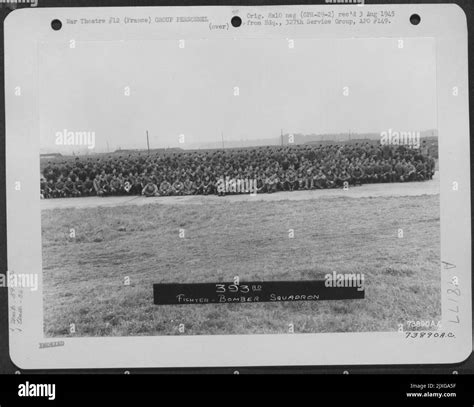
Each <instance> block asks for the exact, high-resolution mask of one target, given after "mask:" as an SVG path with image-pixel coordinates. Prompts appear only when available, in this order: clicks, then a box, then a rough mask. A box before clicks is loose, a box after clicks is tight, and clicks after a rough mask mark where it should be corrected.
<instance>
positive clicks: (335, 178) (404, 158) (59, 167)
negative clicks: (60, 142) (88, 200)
mask: <svg viewBox="0 0 474 407" xmlns="http://www.w3.org/2000/svg"><path fill="white" fill-rule="evenodd" d="M434 171H435V160H434V158H433V157H431V156H430V155H429V153H428V151H427V149H426V148H423V146H421V147H420V148H418V149H413V148H409V147H405V146H387V145H384V146H382V145H380V146H378V145H377V146H376V145H373V144H370V143H355V144H351V145H349V144H346V145H325V146H323V145H320V146H314V145H309V146H308V145H303V146H291V147H277V148H275V147H257V148H252V149H235V150H234V149H232V150H213V151H205V152H202V151H191V152H178V153H176V152H173V153H171V154H151V155H147V154H140V153H138V154H134V155H132V154H129V155H128V156H122V155H120V156H115V155H111V156H106V157H104V156H101V157H99V158H92V157H85V158H83V157H76V158H75V159H74V160H72V161H67V160H66V161H62V162H59V163H52V162H48V163H47V165H46V166H45V168H44V169H43V177H42V178H41V196H42V197H43V198H60V197H79V196H110V195H140V194H141V195H145V196H158V195H160V196H170V195H196V194H203V195H208V194H215V193H219V194H226V193H234V191H233V190H232V188H226V190H225V191H222V188H219V185H222V183H223V181H225V184H226V185H227V186H229V185H233V184H235V182H237V183H238V182H240V181H243V180H251V181H253V182H254V184H255V185H256V189H257V191H254V192H260V193H270V192H277V191H294V190H310V189H324V188H341V187H344V186H346V185H347V186H349V185H362V184H367V183H382V182H383V183H388V182H407V181H424V180H428V179H431V178H432V177H433V174H434ZM240 192H248V191H245V190H244V191H240Z"/></svg>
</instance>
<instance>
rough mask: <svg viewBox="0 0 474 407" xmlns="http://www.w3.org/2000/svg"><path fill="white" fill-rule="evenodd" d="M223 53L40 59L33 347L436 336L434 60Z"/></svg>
mask: <svg viewBox="0 0 474 407" xmlns="http://www.w3.org/2000/svg"><path fill="white" fill-rule="evenodd" d="M228 45H229V44H228V43H227V42H226V41H212V40H205V41H183V42H182V45H181V47H180V45H179V44H177V43H176V42H174V41H173V42H171V41H169V42H153V41H146V42H137V41H133V42H120V43H112V44H108V46H107V50H106V51H105V53H104V44H103V43H84V44H81V43H77V44H76V45H75V48H74V49H70V48H68V47H65V46H64V45H61V46H58V44H56V43H52V44H51V45H49V44H48V46H45V45H43V46H42V47H41V48H40V55H41V57H40V61H39V63H40V72H41V76H42V78H43V81H42V83H41V84H40V116H41V128H40V130H41V133H40V137H41V161H40V163H41V168H40V170H41V177H42V178H41V185H40V192H41V198H42V202H41V211H42V212H41V214H42V243H43V249H42V256H43V257H42V258H43V276H44V277H43V278H44V289H45V291H44V312H45V325H44V328H45V334H46V335H47V336H52V337H56V336H71V335H74V336H77V335H79V336H127V335H176V334H182V333H184V334H187V335H199V334H265V333H287V332H288V331H289V330H290V331H291V330H294V331H295V332H298V333H323V332H324V333H325V332H367V331H381V332H383V331H398V329H399V325H400V324H401V325H402V326H404V327H407V324H410V321H423V323H424V324H425V323H426V324H427V325H428V329H435V330H436V328H438V325H440V317H441V306H440V279H441V273H440V267H439V262H440V222H439V217H440V213H439V206H440V202H439V165H438V136H437V129H436V123H437V117H436V104H435V101H436V98H435V96H436V95H435V92H436V86H435V85H436V81H435V79H436V78H435V73H436V71H435V54H434V43H433V41H432V40H430V39H411V40H405V41H402V42H399V41H398V40H391V39H352V40H351V39H344V40H298V41H297V42H296V44H291V43H289V42H288V41H287V40H285V39H282V40H241V41H236V42H235V45H233V46H232V47H229V46H228ZM292 45H293V47H291V46H292ZM262 51H263V52H262ZM124 55H126V58H124ZM315 55H331V56H328V57H327V58H325V59H323V60H321V59H320V58H318V59H316V58H315ZM137 61H140V64H139V65H137ZM118 67H119V68H118ZM190 67H192V69H190ZM322 78H324V80H323V79H322ZM234 280H236V281H235V282H234ZM315 280H321V281H323V282H326V281H325V280H329V281H328V284H326V285H324V289H322V291H321V290H320V289H317V288H315V289H312V290H309V291H308V292H306V290H304V288H303V291H300V289H299V288H294V289H291V288H288V289H289V291H287V290H285V289H283V291H282V292H281V293H280V292H279V291H278V287H277V288H276V291H275V292H271V293H269V296H270V297H269V298H268V302H267V301H265V302H262V301H261V300H262V299H263V297H262V295H263V296H265V291H266V287H265V285H266V284H268V283H270V282H274V281H278V282H281V284H282V285H283V286H284V285H285V283H286V282H300V283H301V284H302V285H303V286H304V284H305V282H308V283H309V282H311V281H315ZM249 282H250V284H249ZM252 282H256V283H252ZM331 282H334V289H335V290H337V289H338V287H343V286H344V285H347V286H349V287H351V286H352V285H353V286H354V288H355V291H357V290H359V292H362V291H364V292H365V296H364V297H363V298H361V297H360V296H358V297H356V298H351V295H350V294H349V295H348V294H346V296H347V298H344V294H342V298H341V299H338V298H337V297H336V298H330V299H328V300H326V299H324V298H318V297H319V296H321V297H323V296H324V295H325V294H324V291H325V290H326V291H331V290H333V288H332V287H331V286H330V284H329V283H331ZM178 283H179V284H183V283H186V284H191V285H192V284H194V283H209V284H210V285H211V286H212V285H214V293H215V295H212V296H210V297H209V296H208V295H207V294H206V295H205V294H203V293H202V292H201V291H202V290H203V289H204V288H203V287H201V288H198V287H196V288H195V289H193V288H192V286H190V287H188V288H184V287H182V288H180V287H176V288H174V291H173V294H172V296H174V297H175V298H174V301H173V300H172V299H170V300H169V301H171V304H168V303H166V304H165V305H162V304H160V298H157V301H158V304H156V303H154V301H153V291H152V288H153V285H154V284H158V285H159V284H178ZM157 289H158V290H159V293H158V294H157V296H158V297H161V291H163V290H164V291H165V294H166V290H165V288H162V289H159V287H158V288H157ZM169 289H170V290H171V289H172V288H171V287H169ZM183 290H184V291H183ZM307 297H308V298H307ZM71 324H73V325H72V327H73V328H72V332H71ZM180 330H181V331H182V332H180Z"/></svg>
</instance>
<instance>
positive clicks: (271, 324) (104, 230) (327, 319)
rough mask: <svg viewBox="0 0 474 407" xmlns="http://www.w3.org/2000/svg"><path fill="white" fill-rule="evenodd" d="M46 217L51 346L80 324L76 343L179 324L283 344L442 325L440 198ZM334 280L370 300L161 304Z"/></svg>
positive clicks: (130, 209)
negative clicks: (169, 291)
mask: <svg viewBox="0 0 474 407" xmlns="http://www.w3.org/2000/svg"><path fill="white" fill-rule="evenodd" d="M42 218H43V219H42V220H43V270H44V293H45V294H44V310H45V312H44V315H45V321H44V328H45V334H46V335H47V336H69V335H70V333H69V327H70V324H72V323H74V324H75V326H76V333H74V334H73V335H71V336H109V335H110V336H128V335H174V334H180V333H179V332H178V327H179V325H180V324H184V325H185V334H190V335H198V334H251V333H287V332H288V327H289V324H293V325H294V329H295V332H305V333H309V332H315V333H319V332H366V331H395V330H397V329H398V324H399V323H403V324H406V321H409V320H415V321H416V320H423V321H426V320H429V321H431V320H434V321H438V320H439V318H440V314H441V305H440V277H441V272H440V229H439V226H440V224H439V196H430V195H425V196H418V197H393V198H359V199H353V198H341V197H336V198H321V199H318V200H313V201H311V200H307V201H278V202H264V201H251V200H250V199H249V201H248V202H247V201H245V202H224V201H222V202H221V203H212V204H209V205H202V204H197V203H196V204H189V203H186V204H177V205H160V204H150V205H145V206H120V207H109V208H107V207H105V208H100V207H98V208H87V209H54V210H44V211H43V213H42ZM71 228H73V229H75V233H76V237H75V238H70V237H69V233H70V229H71ZM180 229H184V231H185V237H184V238H180V236H179V230H180ZM290 229H292V230H293V231H294V238H290V237H289V235H290V233H289V231H290ZM399 229H403V238H399V237H398V230H399ZM332 271H336V272H338V273H363V274H364V275H365V287H366V298H365V299H364V300H338V301H321V302H280V303H245V304H206V305H171V306H170V305H166V306H163V305H160V306H158V305H154V304H153V289H152V286H153V284H154V283H193V282H210V283H215V282H222V281H226V282H230V281H232V279H233V277H234V276H239V278H240V281H241V282H245V281H260V280H313V279H319V278H324V275H325V274H326V273H331V272H332ZM125 277H129V278H130V285H129V286H126V285H124V279H125Z"/></svg>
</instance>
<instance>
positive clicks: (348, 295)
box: [153, 280, 364, 305]
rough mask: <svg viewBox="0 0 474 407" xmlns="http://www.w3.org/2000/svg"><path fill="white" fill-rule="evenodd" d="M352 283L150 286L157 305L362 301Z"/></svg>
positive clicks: (358, 288) (271, 282) (306, 282)
mask: <svg viewBox="0 0 474 407" xmlns="http://www.w3.org/2000/svg"><path fill="white" fill-rule="evenodd" d="M355 283H356V282H355V281H352V282H351V283H350V284H352V286H345V287H328V286H326V281H325V280H313V281H253V282H240V283H239V284H233V283H195V284H153V297H154V303H155V304H156V305H166V304H169V305H171V304H178V305H185V304H187V305H189V304H226V303H227V304H229V303H254V302H282V301H323V300H356V299H363V298H364V289H363V288H362V287H360V286H356V284H355Z"/></svg>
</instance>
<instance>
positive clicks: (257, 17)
mask: <svg viewBox="0 0 474 407" xmlns="http://www.w3.org/2000/svg"><path fill="white" fill-rule="evenodd" d="M341 13H342V14H341ZM414 14H416V15H419V16H420V17H421V22H420V24H418V25H414V24H413V23H412V22H411V21H410V17H411V16H412V15H414ZM236 16H238V17H240V18H241V21H242V25H240V26H239V27H233V26H232V23H231V20H232V18H233V17H236ZM288 16H291V17H290V18H287V17H288ZM374 16H376V17H374ZM366 18H367V19H368V20H367V21H365V19H366ZM53 20H59V21H61V23H62V27H61V29H59V30H57V31H56V30H54V29H52V21H53ZM336 20H339V22H338V23H336ZM266 21H268V23H266ZM325 21H326V22H325ZM343 21H346V22H343ZM349 21H355V23H354V24H352V23H348V22H349ZM364 21H365V22H364ZM259 22H261V23H259ZM368 39H370V40H375V39H377V40H381V41H382V40H383V42H380V43H378V44H379V46H380V44H382V47H383V46H384V45H383V44H387V46H391V47H393V52H399V51H400V44H408V43H409V42H410V41H421V42H420V44H421V43H423V44H424V45H423V46H426V47H427V48H426V49H432V50H433V52H434V53H433V54H432V56H433V57H434V58H433V61H434V62H435V64H436V70H435V71H436V76H435V78H436V84H435V97H436V101H435V105H436V111H437V116H436V124H437V126H436V127H437V132H438V137H439V168H440V184H439V191H440V242H441V244H440V246H441V247H440V258H439V269H437V270H433V272H436V273H439V278H440V282H441V283H440V286H441V292H440V303H441V326H442V328H441V329H440V330H439V331H437V332H439V333H444V334H445V335H443V336H442V337H440V336H439V335H438V336H436V337H435V336H430V337H428V336H423V337H420V336H419V335H417V334H416V335H413V337H411V336H410V333H409V332H406V331H403V332H398V330H397V328H396V327H395V326H394V327H393V330H392V331H390V332H387V331H383V332H332V333H298V332H295V333H283V332H282V333H280V334H273V333H272V334H264V333H258V334H245V335H240V334H238V335H189V336H186V335H179V334H177V335H169V336H118V337H97V336H94V337H88V336H87V335H77V337H72V336H66V337H58V338H54V337H53V338H52V337H45V335H44V331H43V323H44V319H43V315H44V312H45V311H44V306H43V269H42V234H41V233H42V231H41V200H40V196H39V194H38V185H39V182H40V175H39V171H38V169H39V168H40V151H41V140H40V133H41V132H42V131H46V130H42V129H43V127H42V126H44V122H43V120H42V119H43V116H42V114H43V113H42V112H44V110H42V109H43V108H42V106H43V105H42V103H43V102H45V100H47V98H48V95H47V88H45V86H43V85H44V84H45V83H48V84H49V83H51V81H52V78H51V77H48V79H47V80H46V79H45V78H46V77H47V74H48V72H47V71H46V70H45V69H44V66H45V65H44V64H45V63H47V60H46V59H45V58H46V57H47V56H48V55H50V54H48V52H50V51H51V50H53V51H54V50H62V51H61V52H64V50H66V49H67V50H68V51H70V52H75V51H74V48H75V47H77V48H81V47H84V46H88V45H91V44H92V45H94V44H95V46H99V47H103V49H104V50H107V49H113V48H114V47H117V46H118V44H121V43H127V44H130V47H131V48H133V44H137V46H138V45H141V44H144V43H152V44H156V47H159V46H163V47H164V49H165V50H169V48H170V47H171V46H173V47H174V46H175V47H176V48H179V47H180V46H182V45H183V44H185V47H187V48H188V49H189V47H192V46H193V44H196V43H201V44H204V43H205V42H206V41H209V42H219V43H225V44H227V45H228V47H229V48H230V49H235V51H236V52H237V53H238V52H239V50H240V49H241V48H242V47H243V48H245V47H246V46H247V44H252V43H253V42H255V41H256V42H257V43H258V44H266V43H272V44H277V43H280V44H281V49H282V51H279V52H281V53H282V54H281V55H284V53H286V52H291V50H292V49H293V48H297V47H298V44H299V42H301V43H303V42H306V43H307V42H308V41H322V42H324V41H334V42H335V43H338V42H337V41H359V40H361V41H363V40H366V41H367V46H370V41H368ZM400 41H401V42H400ZM153 46H155V45H153ZM233 47H234V48H233ZM402 47H403V45H402ZM362 48H364V47H362ZM365 48H367V47H365ZM365 48H364V49H365ZM283 50H284V51H283ZM369 51H370V49H369V50H368V51H367V52H369ZM157 52H159V49H158V51H157ZM166 52H169V51H166ZM374 52H376V50H375V48H374ZM428 54H429V53H428ZM104 55H105V56H104V58H107V52H106V51H104ZM260 57H261V58H265V50H264V49H262V50H261V53H260ZM317 57H318V58H315V60H314V63H315V64H317V63H322V62H318V61H319V60H321V61H326V62H327V61H328V60H331V59H332V60H333V61H336V62H335V63H341V62H343V63H347V64H349V65H350V64H351V63H352V64H355V65H357V61H355V60H349V61H345V60H344V55H332V56H331V55H317ZM124 58H126V55H124ZM213 60H214V59H213ZM45 61H46V62H45ZM251 62H252V61H248V63H251ZM203 63H205V61H204V62H203ZM42 64H43V65H42ZM140 64H141V61H139V60H138V61H136V64H135V65H136V67H135V69H136V70H135V71H134V72H130V75H140ZM42 68H43V69H42ZM117 69H120V67H117ZM189 70H190V71H192V70H193V67H192V66H189ZM232 74H235V75H238V74H239V71H238V70H237V69H236V70H235V71H234V72H232V73H230V75H232ZM84 80H85V79H83V78H82V79H81V78H80V77H78V78H77V81H78V82H81V81H84ZM104 80H105V78H104ZM259 80H261V81H264V75H263V76H262V78H260V79H259ZM302 80H304V78H302ZM321 80H322V81H324V78H321ZM390 80H391V78H390V77H387V81H390ZM341 84H343V81H342V82H341ZM338 91H339V90H338ZM5 95H6V96H5V97H6V101H5V109H6V174H7V179H6V190H7V238H8V240H7V245H8V270H9V271H10V273H13V274H18V275H20V274H28V273H29V274H31V273H33V274H36V275H38V281H39V286H38V290H36V291H32V290H31V289H29V288H13V289H10V290H9V310H10V355H11V359H12V361H13V362H14V363H15V364H16V365H17V366H19V367H20V368H22V369H65V368H122V367H128V368H140V367H143V368H145V367H146V368H150V367H194V366H203V367H204V366H207V367H211V366H212V367H217V366H223V367H224V366H226V367H232V366H281V365H365V364H370V365H388V364H390V365H392V364H438V363H456V362H461V361H463V360H465V359H466V358H467V357H468V356H469V355H470V354H471V352H472V315H471V310H472V305H471V297H472V293H471V233H470V218H471V216H470V176H469V174H470V160H469V105H468V55H467V23H466V17H465V14H464V12H463V11H462V9H461V8H460V7H458V6H456V5H453V4H450V5H442V4H439V5H414V4H411V5H350V6H349V5H348V6H346V5H344V6H342V5H337V6H329V5H328V6H321V5H312V6H265V7H228V6H225V7H224V6H223V7H207V6H202V7H143V8H83V9H77V8H75V9H72V8H61V9H59V8H58V9H34V10H27V9H21V10H16V11H14V12H13V13H11V14H10V15H9V16H8V17H7V19H6V20H5ZM97 98H108V99H109V100H111V102H110V104H111V109H113V107H114V99H113V97H112V96H110V95H103V94H101V95H97ZM195 108H196V109H197V110H198V111H199V109H200V106H199V105H196V107H195ZM78 114H80V112H78ZM341 120H343V118H341ZM386 127H387V128H389V127H390V124H387V126H386ZM422 283H423V282H420V284H422ZM150 290H151V286H150ZM366 295H367V296H368V295H370V290H368V291H367V294H366ZM242 306H243V307H244V306H245V304H243V305H242ZM71 322H72V321H71ZM414 332H415V331H414ZM407 334H408V335H407ZM53 342H55V343H56V345H54V346H53V345H51V346H41V344H44V343H53Z"/></svg>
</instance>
